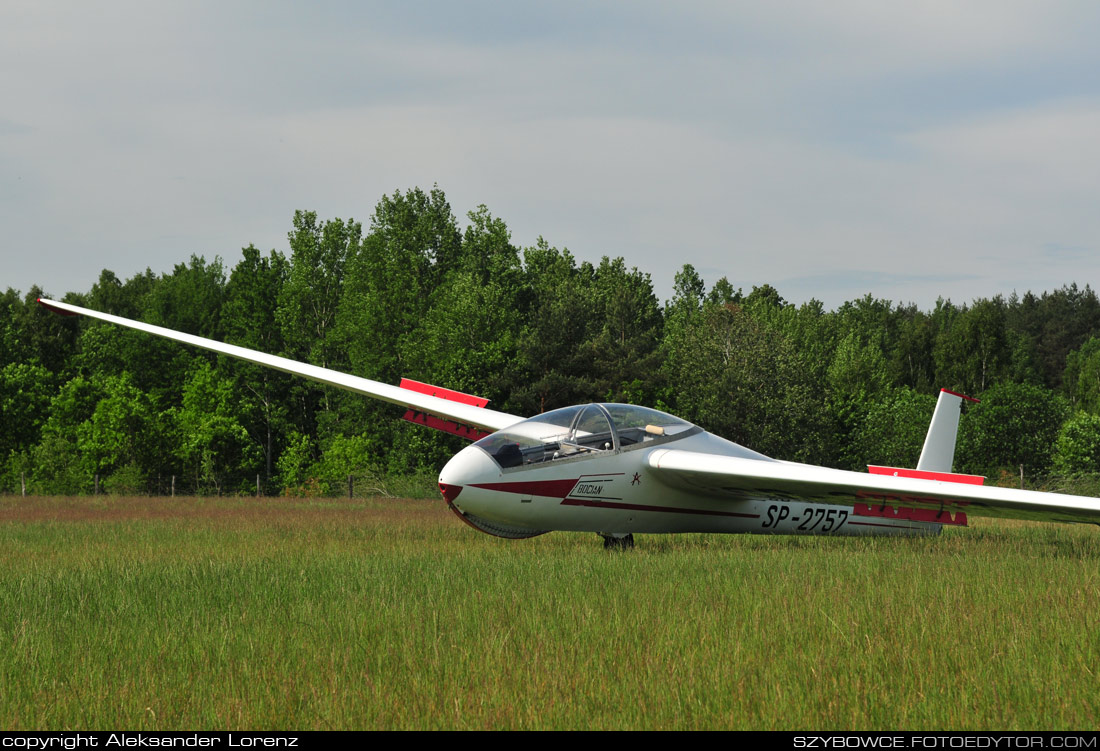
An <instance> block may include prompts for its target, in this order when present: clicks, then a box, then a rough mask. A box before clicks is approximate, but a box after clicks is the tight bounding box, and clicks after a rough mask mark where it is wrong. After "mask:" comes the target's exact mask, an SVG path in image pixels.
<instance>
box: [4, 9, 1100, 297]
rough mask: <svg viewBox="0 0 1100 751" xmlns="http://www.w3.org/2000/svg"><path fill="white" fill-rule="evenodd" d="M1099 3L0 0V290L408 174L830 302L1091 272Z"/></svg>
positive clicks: (276, 232)
mask: <svg viewBox="0 0 1100 751" xmlns="http://www.w3.org/2000/svg"><path fill="white" fill-rule="evenodd" d="M1098 36H1100V4H1098V3H1096V2H1093V1H1092V0H1082V2H1052V1H1051V0H1043V1H1037V2H1013V1H1012V0H995V1H993V0H991V1H989V2H985V1H978V0H969V1H968V2H964V3H960V2H955V1H951V2H908V3H885V2H881V0H868V1H866V2H856V1H854V0H833V1H832V2H828V3H822V2H785V1H784V0H774V1H773V2H767V3H764V2H759V1H758V0H754V2H744V3H741V2H730V1H729V0H723V1H722V2H677V3H651V2H638V1H634V2H621V3H600V2H592V1H591V0H586V1H585V2H576V3H574V2H563V1H562V0H556V1H555V2H553V3H526V2H518V3H505V2H491V3H490V2H415V1H406V2H393V3H372V2H330V3H325V2H312V3H308V4H307V3H278V2H272V1H270V0H264V2H227V1H226V0H219V2H196V1H195V0H187V2H178V3H177V2H172V1H170V0H159V1H158V2H154V3H150V2H146V1H145V0H141V1H137V2H113V1H112V0H103V1H102V2H97V3H87V2H61V1H58V2H48V3H44V2H40V1H39V0H5V2H4V3H3V4H2V5H0V61H2V62H0V227H2V235H0V237H2V239H0V288H6V287H9V286H10V287H14V288H16V289H19V290H21V291H24V292H25V291H27V290H28V289H29V287H30V286H31V284H34V283H37V284H39V285H40V286H42V287H43V288H45V290H46V291H47V292H49V293H51V294H55V295H62V294H64V293H65V292H67V291H87V290H88V289H90V288H91V286H92V284H93V283H94V282H95V280H96V279H97V277H98V275H99V271H100V270H101V269H103V268H109V269H111V270H113V271H114V272H115V273H116V274H118V276H120V277H122V278H128V277H130V276H132V275H133V274H135V273H137V272H139V271H142V270H144V269H145V268H146V267H150V268H152V269H153V270H154V271H156V272H162V271H170V270H171V268H172V266H173V265H174V264H176V263H178V262H181V261H185V260H187V259H188V258H189V257H190V255H191V254H192V253H196V254H202V255H205V256H206V257H207V258H208V259H210V258H213V256H215V255H220V256H222V258H223V259H224V260H225V263H226V266H227V268H231V267H232V266H233V265H234V264H235V263H236V262H237V261H238V260H239V258H240V248H241V247H242V246H245V245H248V244H249V243H253V244H255V245H257V246H258V247H260V248H261V249H263V250H265V251H266V250H269V249H271V248H278V249H280V250H286V248H287V241H286V233H287V231H288V230H289V229H290V225H291V217H292V215H293V212H294V210H295V209H313V210H315V211H317V212H318V213H319V214H320V216H321V217H324V218H331V217H341V218H348V217H354V218H355V219H358V220H361V221H363V222H364V224H365V223H366V222H367V221H368V220H369V217H370V214H371V212H372V211H373V209H374V205H375V204H376V203H377V201H378V199H379V198H380V197H381V196H382V195H383V194H385V193H392V192H393V191H394V190H399V189H400V190H405V189H408V188H411V187H414V186H421V187H423V188H425V189H427V188H430V187H431V186H432V184H433V183H437V184H438V185H439V187H440V188H442V189H443V190H444V191H445V192H446V194H447V197H448V198H449V200H450V202H451V207H452V209H453V210H454V212H455V215H456V216H457V217H458V218H459V220H460V222H461V223H463V225H464V223H465V214H466V212H467V211H469V210H471V209H473V208H474V207H475V206H477V205H478V204H481V203H484V204H486V205H487V206H488V207H489V209H490V210H491V211H492V212H493V214H495V215H496V216H499V217H501V218H503V219H504V220H505V221H506V222H507V224H508V226H509V227H510V228H511V230H512V239H513V242H515V243H516V244H517V245H520V246H528V245H532V244H534V242H535V240H536V239H537V237H538V236H539V235H542V236H543V237H545V238H546V240H547V241H548V242H550V243H551V244H552V245H556V246H558V247H568V248H569V249H570V250H571V251H573V253H574V254H575V255H576V256H577V257H579V258H581V259H587V260H592V261H598V260H599V258H600V257H601V256H603V255H610V256H618V255H621V256H623V257H625V258H626V260H627V263H628V265H632V266H637V267H639V268H640V269H642V270H643V271H647V272H649V273H651V274H652V276H653V280H654V284H655V288H656V290H657V294H658V296H659V297H660V298H661V299H662V300H664V299H667V298H668V297H669V296H670V294H671V285H672V277H673V274H674V273H675V272H676V270H677V269H679V267H680V266H681V265H682V264H684V263H692V264H694V265H695V267H696V268H697V269H698V270H699V271H700V272H701V273H702V274H703V276H704V278H706V280H707V281H708V283H713V282H714V281H716V280H717V279H718V277H720V276H727V277H728V278H729V279H730V281H731V282H732V283H733V285H734V286H735V287H738V286H740V287H744V288H745V290H746V291H748V290H749V289H751V287H752V285H754V284H756V285H758V284H762V283H764V282H768V283H771V284H773V285H775V286H776V287H777V288H778V289H779V291H780V293H781V294H782V295H783V296H784V297H786V298H787V299H789V300H792V301H795V302H802V301H804V300H806V299H808V298H810V297H816V298H818V299H820V300H823V301H824V302H825V303H826V305H828V306H829V307H833V306H835V305H837V304H839V303H841V302H843V301H844V300H847V299H852V298H854V297H858V296H862V295H864V294H866V293H868V292H870V293H872V294H874V295H875V296H877V297H885V298H888V299H891V300H895V301H913V302H916V303H918V304H919V305H920V306H922V307H925V308H927V307H930V306H931V305H932V304H933V303H934V302H935V300H936V298H937V297H939V296H944V297H950V298H951V299H953V300H955V301H956V302H968V301H970V300H971V299H973V298H975V297H984V296H991V295H995V294H999V293H1001V294H1006V295H1007V294H1010V293H1011V292H1012V291H1013V290H1016V291H1019V292H1023V291H1025V290H1028V289H1031V290H1035V291H1040V290H1045V289H1053V288H1055V287H1058V286H1061V285H1062V284H1065V283H1069V282H1077V283H1078V284H1080V285H1084V284H1092V285H1093V286H1097V284H1098V279H1100V276H1098V271H1100V239H1098V238H1100V232H1098V231H1100V211H1098V210H1097V208H1096V203H1097V199H1098V197H1100V76H1098V75H1097V71H1100V45H1098V44H1097V43H1096V39H1097V37H1098Z"/></svg>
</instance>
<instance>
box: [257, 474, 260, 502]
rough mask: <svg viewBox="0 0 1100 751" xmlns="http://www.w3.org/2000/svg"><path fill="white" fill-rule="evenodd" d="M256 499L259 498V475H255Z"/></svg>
mask: <svg viewBox="0 0 1100 751" xmlns="http://www.w3.org/2000/svg"><path fill="white" fill-rule="evenodd" d="M256 497H257V498H259V497H260V475H259V473H256Z"/></svg>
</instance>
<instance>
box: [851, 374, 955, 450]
mask: <svg viewBox="0 0 1100 751" xmlns="http://www.w3.org/2000/svg"><path fill="white" fill-rule="evenodd" d="M935 408H936V399H935V397H933V396H931V395H930V394H922V393H920V392H918V391H916V390H914V389H911V388H909V387H907V386H903V387H901V388H895V389H890V390H889V391H887V392H885V393H884V394H881V395H880V396H879V397H878V398H877V399H875V400H874V401H873V402H871V403H870V404H869V405H868V408H867V411H866V413H865V414H864V417H863V421H862V423H861V424H860V425H859V428H858V430H857V432H856V435H855V439H854V441H853V444H854V445H853V449H852V454H853V455H854V456H856V457H862V458H861V459H859V461H862V462H863V463H865V464H867V463H870V464H881V465H885V466H888V467H916V466H917V461H918V460H919V459H920V452H921V448H922V447H923V446H924V438H925V436H926V435H927V433H928V424H929V422H930V421H931V419H932V412H933V411H934V410H935Z"/></svg>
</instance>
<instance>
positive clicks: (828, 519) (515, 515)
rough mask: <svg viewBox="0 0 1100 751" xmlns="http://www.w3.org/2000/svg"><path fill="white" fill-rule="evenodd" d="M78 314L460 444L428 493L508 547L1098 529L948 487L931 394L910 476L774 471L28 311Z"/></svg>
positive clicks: (169, 334)
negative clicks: (336, 397) (346, 396)
mask: <svg viewBox="0 0 1100 751" xmlns="http://www.w3.org/2000/svg"><path fill="white" fill-rule="evenodd" d="M38 302H39V303H41V304H42V305H43V306H45V307H47V308H49V309H51V310H54V311H56V312H58V313H62V314H65V315H85V316H89V317H92V318H98V319H100V320H103V321H108V322H110V323H114V324H118V325H120V326H126V327H128V328H131V329H136V330H138V331H144V332H147V333H149V334H155V335H157V336H163V337H166V338H168V339H172V340H175V341H178V342H183V343H185V344H190V345H193V346H196V347H201V348H203V349H206V350H210V351H212V352H216V353H218V354H222V355H227V356H229V357H234V358H238V359H240V360H245V361H248V362H252V363H256V364H259V365H265V366H268V367H271V368H275V369H277V370H281V371H284V372H286V373H293V374H295V375H299V376H303V377H305V378H309V379H311V380H314V381H318V382H320V383H324V384H327V385H329V386H336V387H337V388H342V389H346V390H348V391H353V392H356V393H359V394H363V395H366V396H369V397H372V398H375V399H381V400H383V401H387V402H391V403H393V404H399V405H401V406H404V407H406V408H407V410H408V411H407V412H406V413H405V419H407V420H411V421H413V422H417V423H420V424H422V425H426V426H428V427H432V428H436V429H439V430H445V431H447V432H450V433H454V434H457V435H461V436H463V437H465V438H467V439H469V440H471V441H473V443H472V444H471V445H469V446H467V447H465V448H463V449H462V450H461V451H459V452H458V453H457V454H455V456H454V457H453V458H452V459H451V460H450V461H449V462H447V464H446V465H445V466H444V467H443V470H442V471H441V472H440V474H439V489H440V491H441V492H442V494H443V498H444V499H445V500H446V502H447V504H448V505H449V506H450V508H451V509H452V510H453V511H454V512H455V513H456V514H457V515H458V516H459V518H461V519H462V520H463V521H464V522H466V523H467V524H469V525H470V526H472V527H474V528H476V529H478V530H480V531H482V532H487V533H489V534H492V535H496V536H498V537H506V538H512V539H522V538H527V537H534V536H536V535H540V534H544V533H546V532H550V531H554V530H568V531H578V532H596V533H598V534H600V535H601V536H602V537H603V538H604V542H605V545H606V546H607V547H631V546H633V534H634V533H635V532H638V533H672V532H731V533H732V532H756V533H778V534H830V535H868V534H906V535H913V534H918V535H920V534H936V533H938V532H939V531H940V530H941V529H942V526H943V525H945V524H947V525H965V524H966V523H967V518H968V516H992V517H1007V518H1016V519H1031V520H1040V521H1053V522H1089V523H1094V524H1100V499H1097V498H1088V497H1083V496H1072V495H1062V494H1057V493H1041V492H1036V491H1028V490H1015V489H1011V488H999V487H987V486H984V485H982V484H981V483H982V480H983V478H981V477H978V476H973V475H960V474H955V473H952V471H951V464H952V460H953V457H954V448H955V434H956V429H957V426H958V421H959V412H960V405H961V403H962V401H963V399H965V398H968V397H963V396H962V395H959V394H954V393H952V392H950V391H946V390H944V391H942V392H941V394H940V399H939V402H938V403H937V407H936V412H935V414H934V415H933V418H932V423H931V425H930V427H929V431H928V437H927V439H926V440H925V446H924V451H923V452H922V454H921V459H920V462H919V463H918V465H917V468H916V469H905V468H893V467H878V466H871V467H869V469H870V472H869V473H868V474H864V473H862V472H850V471H845V470H838V469H829V468H825V467H817V466H813V465H808V464H799V463H795V462H787V461H780V460H776V459H772V458H770V457H767V456H764V455H763V454H759V453H757V452H755V451H752V450H751V449H748V448H745V447H744V446H740V445H738V444H736V443H733V442H731V441H727V440H725V439H724V438H720V437H718V436H716V435H713V434H711V433H708V432H706V431H705V430H703V429H702V428H700V427H698V426H696V425H693V424H691V423H689V422H687V421H685V420H681V419H679V418H677V417H674V416H672V415H669V414H666V413H664V412H660V411H658V410H655V409H649V408H647V407H639V406H634V405H629V404H602V403H595V404H582V405H578V406H574V407H565V408H563V409H556V410H553V411H551V412H546V413H544V414H541V415H537V416H535V417H531V418H529V419H528V418H524V417H522V416H519V415H511V414H508V413H505V412H498V411H495V410H491V409H489V408H488V407H487V406H486V404H487V403H488V402H487V400H485V399H481V398H479V397H476V396H472V395H470V394H464V393H461V392H457V391H451V390H449V389H444V388H440V387H436V386H431V385H429V384H424V383H419V382H417V381H410V380H403V381H402V383H401V385H400V386H393V385H390V384H385V383H379V382H377V381H372V380H369V379H367V378H360V377H358V376H353V375H348V374H345V373H340V372H337V371H333V370H329V369H326V368H321V367H317V366H315V365H309V364H305V363H300V362H296V361H294V360H289V359H287V358H284V357H277V356H275V355H269V354H265V353H262V352H257V351H254V350H250V349H245V348H244V347H238V346H235V345H232V344H224V343H222V342H218V341H214V340H212V339H205V338H203V337H198V336H193V335H191V334H184V333H180V332H178V331H172V330H170V329H166V328H162V327H160V326H153V325H151V324H147V323H142V322H140V321H132V320H129V319H126V318H121V317H119V316H114V315H110V314H107V313H101V312H99V311H95V310H89V309H87V308H81V307H78V306H76V305H70V304H67V303H62V302H56V301H53V300H46V299H39V301H38Z"/></svg>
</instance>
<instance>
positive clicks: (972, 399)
mask: <svg viewBox="0 0 1100 751" xmlns="http://www.w3.org/2000/svg"><path fill="white" fill-rule="evenodd" d="M940 391H944V392H947V393H948V394H951V396H959V397H962V398H963V399H966V400H968V401H972V402H974V403H975V404H979V403H981V401H982V400H981V399H975V398H974V397H972V396H967V395H966V394H960V393H959V392H958V391H952V390H951V389H940Z"/></svg>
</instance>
